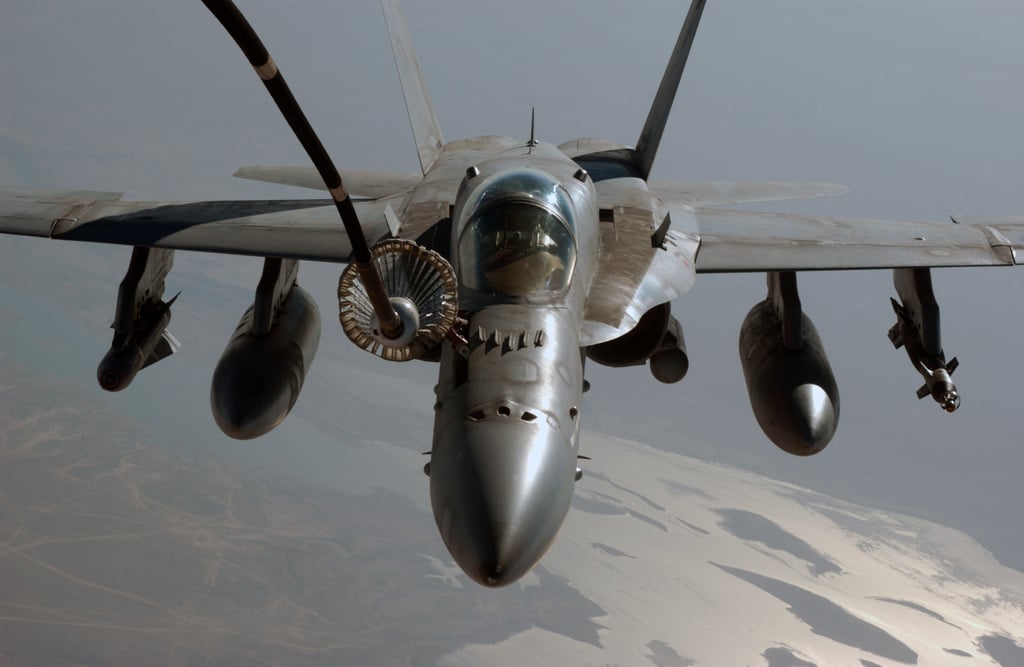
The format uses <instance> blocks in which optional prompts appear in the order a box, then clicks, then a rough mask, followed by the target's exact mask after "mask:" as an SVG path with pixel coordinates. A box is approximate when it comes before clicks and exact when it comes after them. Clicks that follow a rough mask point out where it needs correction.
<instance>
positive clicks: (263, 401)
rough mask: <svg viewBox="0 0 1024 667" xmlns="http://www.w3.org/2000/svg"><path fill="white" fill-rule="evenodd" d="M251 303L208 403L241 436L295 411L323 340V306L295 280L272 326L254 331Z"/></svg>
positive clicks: (274, 423)
mask: <svg viewBox="0 0 1024 667" xmlns="http://www.w3.org/2000/svg"><path fill="white" fill-rule="evenodd" d="M254 322H255V316H254V308H253V307H250V308H249V309H248V310H247V311H246V312H245V314H244V315H242V319H241V321H240V322H239V323H238V328H237V329H235V333H234V334H233V335H232V336H231V341H230V342H229V343H228V345H227V347H226V348H225V349H224V353H223V354H222V355H221V358H220V361H218V362H217V368H216V369H215V370H214V372H213V382H212V384H211V387H210V407H211V409H212V410H213V417H214V420H216V422H217V425H218V426H219V427H220V429H221V430H222V431H223V432H224V433H225V434H226V435H228V436H230V437H232V438H235V439H238V440H249V439H251V438H257V437H259V436H261V435H264V434H266V433H268V432H269V431H270V430H272V429H273V428H274V427H275V426H277V425H278V424H280V423H281V421H282V420H284V418H285V417H286V416H288V413H289V412H290V411H291V409H292V406H293V405H295V401H296V400H297V399H298V397H299V392H300V391H301V390H302V384H303V382H304V381H305V379H306V373H307V371H308V370H309V366H310V364H311V363H312V362H313V357H314V356H315V355H316V350H317V347H318V346H319V344H320V311H319V309H318V308H317V305H316V302H315V301H314V300H313V297H311V296H310V295H309V293H308V292H306V291H305V290H304V289H302V288H301V287H299V286H298V285H294V286H293V287H292V288H291V291H290V292H289V294H288V297H287V298H286V299H285V300H284V303H282V305H281V307H280V309H279V310H278V312H277V316H276V318H275V320H274V322H273V325H272V326H271V327H270V329H269V331H268V332H267V333H265V334H262V335H256V334H255V333H254Z"/></svg>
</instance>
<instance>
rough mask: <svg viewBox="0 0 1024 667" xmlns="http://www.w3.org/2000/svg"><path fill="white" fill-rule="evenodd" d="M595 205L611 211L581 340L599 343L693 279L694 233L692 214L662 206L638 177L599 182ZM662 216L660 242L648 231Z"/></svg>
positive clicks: (684, 289) (681, 291)
mask: <svg viewBox="0 0 1024 667" xmlns="http://www.w3.org/2000/svg"><path fill="white" fill-rule="evenodd" d="M597 194H598V206H599V208H600V209H601V210H605V211H611V213H612V220H610V221H607V222H600V223H599V226H600V230H601V234H600V238H601V245H600V248H599V250H598V253H599V257H600V261H599V263H598V268H597V273H596V274H595V275H594V282H593V284H592V285H591V288H590V292H589V294H588V297H587V303H586V310H585V312H584V320H585V323H584V326H583V331H582V333H581V341H582V344H583V345H585V346H588V345H597V344H599V343H603V342H605V341H609V340H613V339H615V338H618V337H619V336H622V335H623V334H625V333H626V332H628V331H629V330H630V329H632V328H633V327H635V326H636V324H637V323H638V322H639V321H640V318H641V317H643V315H644V313H646V312H647V311H648V310H650V309H651V308H653V307H654V306H656V305H658V304H660V303H665V302H666V301H671V300H672V299H675V298H677V297H679V296H682V295H683V294H684V293H686V292H687V291H688V290H689V289H690V287H692V286H693V283H694V278H695V276H694V269H693V266H694V257H695V255H696V252H697V245H698V242H697V236H696V234H695V224H694V221H693V219H692V215H691V214H690V213H689V212H688V211H686V210H684V209H675V210H674V212H673V210H671V209H669V208H667V207H665V206H664V205H663V204H662V203H661V202H659V201H658V200H657V199H656V198H654V197H653V196H651V194H650V192H648V191H647V186H646V184H645V183H644V182H643V181H642V180H640V179H638V178H619V179H613V180H608V181H601V182H600V183H598V184H597ZM665 215H669V216H671V219H672V221H673V223H674V227H675V229H671V230H669V232H668V234H667V235H666V237H665V242H664V247H663V248H658V247H655V246H654V244H653V242H652V238H651V237H652V235H653V234H654V232H655V230H656V229H657V228H658V226H659V224H660V223H661V221H662V220H663V219H664V216H665Z"/></svg>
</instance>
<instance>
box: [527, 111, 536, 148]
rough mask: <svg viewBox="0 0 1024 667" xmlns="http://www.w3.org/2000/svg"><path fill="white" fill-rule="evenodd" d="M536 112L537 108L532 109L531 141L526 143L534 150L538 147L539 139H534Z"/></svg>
mask: <svg viewBox="0 0 1024 667" xmlns="http://www.w3.org/2000/svg"><path fill="white" fill-rule="evenodd" d="M536 110H537V108H536V107H530V140H529V141H528V142H526V145H527V146H529V147H531V148H533V147H534V146H536V145H537V139H536V138H534V134H533V127H534V124H533V121H534V116H535V112H536Z"/></svg>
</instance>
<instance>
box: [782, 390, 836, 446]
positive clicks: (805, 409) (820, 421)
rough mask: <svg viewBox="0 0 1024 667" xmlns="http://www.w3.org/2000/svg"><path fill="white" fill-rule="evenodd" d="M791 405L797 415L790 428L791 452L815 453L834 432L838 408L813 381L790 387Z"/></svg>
mask: <svg viewBox="0 0 1024 667" xmlns="http://www.w3.org/2000/svg"><path fill="white" fill-rule="evenodd" d="M793 404H794V406H795V407H796V408H797V410H796V413H797V414H799V416H800V418H799V420H798V423H797V424H796V425H795V426H796V428H794V429H793V435H794V442H793V443H792V444H793V450H795V451H794V452H793V453H795V454H799V455H802V456H810V455H811V454H817V453H818V452H820V451H821V450H823V449H824V448H825V446H826V445H827V444H828V443H829V442H830V441H831V440H832V436H833V435H835V432H836V425H837V423H838V414H837V413H838V410H837V408H836V406H835V405H833V403H832V399H831V398H829V395H828V393H827V392H826V391H825V390H824V389H823V388H822V387H820V386H818V385H817V384H813V383H807V384H802V385H800V386H799V387H797V388H796V389H794V390H793Z"/></svg>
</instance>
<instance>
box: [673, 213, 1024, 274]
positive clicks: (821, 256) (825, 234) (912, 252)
mask: <svg viewBox="0 0 1024 667" xmlns="http://www.w3.org/2000/svg"><path fill="white" fill-rule="evenodd" d="M693 216H694V217H695V218H696V222H697V226H698V227H699V229H700V237H701V243H700V250H699V252H698V255H697V262H696V269H697V272H698V273H734V272H749V271H809V270H816V269H821V270H840V269H879V268H897V267H928V266H934V267H941V266H1012V265H1014V264H1022V263H1024V219H1020V218H1017V219H993V220H986V221H984V224H958V223H957V222H954V221H950V222H896V221H888V220H856V219H850V218H834V217H825V216H802V215H792V214H788V213H771V212H760V211H727V210H721V209H707V208H699V209H696V210H695V211H694V212H693Z"/></svg>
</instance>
